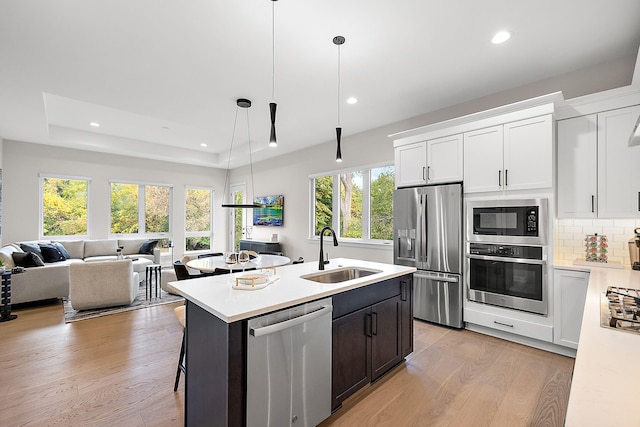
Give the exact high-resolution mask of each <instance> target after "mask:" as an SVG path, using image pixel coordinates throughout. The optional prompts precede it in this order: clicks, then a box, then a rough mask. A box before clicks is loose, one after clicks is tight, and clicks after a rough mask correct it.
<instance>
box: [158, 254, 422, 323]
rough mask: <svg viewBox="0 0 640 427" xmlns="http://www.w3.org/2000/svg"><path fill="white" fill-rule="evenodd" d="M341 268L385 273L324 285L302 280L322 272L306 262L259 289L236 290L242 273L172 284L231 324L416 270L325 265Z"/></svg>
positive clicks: (339, 261)
mask: <svg viewBox="0 0 640 427" xmlns="http://www.w3.org/2000/svg"><path fill="white" fill-rule="evenodd" d="M340 267H363V268H369V269H376V270H382V272H381V273H376V274H372V275H370V276H366V277H362V278H359V279H353V280H348V281H345V282H342V283H334V284H328V283H325V284H323V283H317V282H314V281H311V280H306V279H301V278H300V276H302V275H307V274H311V273H317V272H318V271H319V270H318V263H317V262H306V263H303V264H295V265H287V266H284V267H278V268H277V271H276V275H277V276H278V277H279V280H277V281H276V282H274V283H272V284H271V285H269V286H267V287H265V288H263V289H259V290H238V289H233V288H234V285H235V277H237V276H240V275H242V273H235V274H226V275H220V276H209V277H202V278H198V279H190V280H181V281H178V282H171V283H170V285H171V286H172V287H173V288H175V289H176V290H177V291H178V292H179V293H180V294H181V295H182V296H184V297H185V298H186V299H188V300H189V301H191V302H193V303H195V304H197V305H198V306H200V307H202V308H203V309H205V310H207V311H208V312H209V313H211V314H213V315H214V316H216V317H218V318H220V319H221V320H224V321H225V322H227V323H232V322H236V321H238V320H243V319H248V318H250V317H253V316H257V315H260V314H265V313H269V312H271V311H275V310H279V309H282V308H287V307H291V306H294V305H297V304H302V303H305V302H308V301H313V300H316V299H319V298H324V297H327V296H331V295H335V294H338V293H341V292H344V291H348V290H350V289H355V288H359V287H362V286H366V285H369V284H372V283H376V282H380V281H382V280H386V279H391V278H394V277H399V276H402V275H405V274H409V273H413V272H414V271H415V270H416V269H415V268H413V267H404V266H401V265H393V264H382V263H378V262H369V261H362V260H355V259H347V258H336V259H331V260H330V262H329V264H327V265H325V271H329V270H335V269H338V268H340Z"/></svg>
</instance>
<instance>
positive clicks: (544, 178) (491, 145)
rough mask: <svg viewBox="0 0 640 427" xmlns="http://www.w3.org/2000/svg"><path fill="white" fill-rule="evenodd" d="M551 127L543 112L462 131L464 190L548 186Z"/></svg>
mask: <svg viewBox="0 0 640 427" xmlns="http://www.w3.org/2000/svg"><path fill="white" fill-rule="evenodd" d="M552 126H553V122H552V119H551V115H545V116H541V117H534V118H530V119H526V120H520V121H517V122H511V123H507V124H505V125H500V126H494V127H491V128H486V129H481V130H477V131H472V132H467V133H465V134H464V189H465V192H466V193H477V192H487V191H514V190H528V189H536V188H551V187H552V186H553V127H552Z"/></svg>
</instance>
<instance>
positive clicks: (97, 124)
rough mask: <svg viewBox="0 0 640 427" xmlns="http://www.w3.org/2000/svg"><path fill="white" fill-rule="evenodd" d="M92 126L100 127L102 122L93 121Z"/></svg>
mask: <svg viewBox="0 0 640 427" xmlns="http://www.w3.org/2000/svg"><path fill="white" fill-rule="evenodd" d="M89 125H90V126H93V127H94V128H99V127H100V123H96V122H91V123H89Z"/></svg>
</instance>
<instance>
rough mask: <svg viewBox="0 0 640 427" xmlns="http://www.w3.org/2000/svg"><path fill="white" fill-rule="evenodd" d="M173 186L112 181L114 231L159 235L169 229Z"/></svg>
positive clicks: (112, 231)
mask: <svg viewBox="0 0 640 427" xmlns="http://www.w3.org/2000/svg"><path fill="white" fill-rule="evenodd" d="M170 212H171V187H170V186H166V185H149V184H135V183H122V182H112V183H111V234H140V235H145V236H147V237H159V236H161V235H163V234H165V233H169V223H170Z"/></svg>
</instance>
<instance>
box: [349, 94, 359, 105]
mask: <svg viewBox="0 0 640 427" xmlns="http://www.w3.org/2000/svg"><path fill="white" fill-rule="evenodd" d="M357 102H358V98H356V97H355V96H350V97H349V98H347V104H355V103H357Z"/></svg>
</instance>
